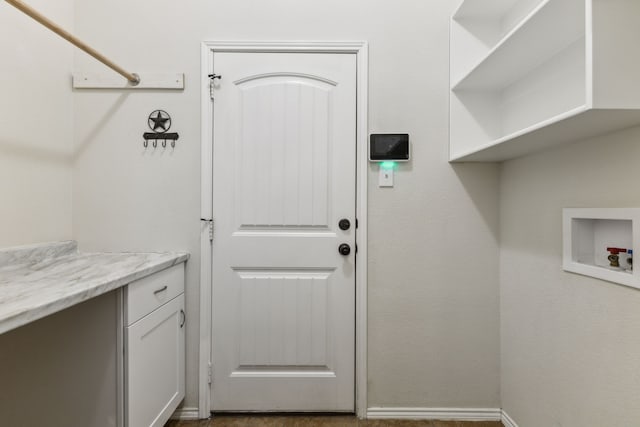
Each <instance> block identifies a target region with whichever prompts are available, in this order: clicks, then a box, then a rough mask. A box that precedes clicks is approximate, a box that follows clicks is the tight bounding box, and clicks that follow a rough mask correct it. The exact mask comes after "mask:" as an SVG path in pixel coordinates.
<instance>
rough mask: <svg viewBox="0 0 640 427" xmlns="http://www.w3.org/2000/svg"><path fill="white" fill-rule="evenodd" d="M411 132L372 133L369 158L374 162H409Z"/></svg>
mask: <svg viewBox="0 0 640 427" xmlns="http://www.w3.org/2000/svg"><path fill="white" fill-rule="evenodd" d="M409 159H410V150H409V134H407V133H372V134H371V136H370V137H369V160H370V161H372V162H386V161H393V162H408V161H409Z"/></svg>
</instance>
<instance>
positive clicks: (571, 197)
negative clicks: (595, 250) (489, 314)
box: [500, 128, 640, 427]
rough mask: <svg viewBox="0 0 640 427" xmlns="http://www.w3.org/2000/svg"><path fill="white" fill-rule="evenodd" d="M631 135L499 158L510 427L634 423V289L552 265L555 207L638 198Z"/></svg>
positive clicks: (556, 258) (638, 296) (557, 242)
mask: <svg viewBox="0 0 640 427" xmlns="http://www.w3.org/2000/svg"><path fill="white" fill-rule="evenodd" d="M639 138H640V128H636V129H632V130H628V131H624V132H620V133H617V134H614V135H610V136H606V137H601V138H596V139H593V140H589V141H584V142H579V143H577V144H573V145H568V146H564V147H562V148H558V149H555V150H552V151H547V152H544V153H541V154H537V155H532V156H528V157H524V158H521V159H516V160H513V161H509V162H506V163H504V165H503V169H502V175H501V179H500V182H501V190H500V206H501V208H500V217H501V226H500V235H501V250H500V252H501V257H500V281H501V292H500V297H501V325H502V340H501V341H502V369H501V372H502V403H503V408H504V409H505V410H506V411H507V412H508V413H509V415H510V416H511V417H512V418H513V419H514V420H515V421H516V422H517V423H518V425H519V426H520V427H538V426H563V427H601V426H607V427H629V426H635V425H638V423H639V422H640V421H639V420H640V405H638V396H639V395H640V375H639V372H640V358H639V357H638V355H639V354H640V342H639V341H638V331H639V330H640V310H639V309H638V307H640V291H638V290H636V289H631V288H626V287H623V286H620V285H616V284H612V283H608V282H605V281H601V280H596V279H592V278H587V277H583V276H579V275H576V274H572V273H565V272H563V271H562V208H564V207H631V206H632V207H637V206H640V193H639V192H638V191H637V190H636V188H635V183H637V182H638V180H639V179H640V170H639V169H638V159H640V145H638V139H639Z"/></svg>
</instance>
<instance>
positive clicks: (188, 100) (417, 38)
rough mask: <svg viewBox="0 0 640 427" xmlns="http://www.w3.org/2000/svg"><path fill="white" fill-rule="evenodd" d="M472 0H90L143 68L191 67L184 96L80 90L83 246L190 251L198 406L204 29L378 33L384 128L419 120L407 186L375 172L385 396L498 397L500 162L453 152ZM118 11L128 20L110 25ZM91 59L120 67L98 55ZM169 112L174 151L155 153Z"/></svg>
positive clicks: (101, 40)
mask: <svg viewBox="0 0 640 427" xmlns="http://www.w3.org/2000/svg"><path fill="white" fill-rule="evenodd" d="M456 3H457V2H451V1H449V0H437V1H435V0H434V1H428V2H427V1H424V0H403V1H402V2H389V1H380V0H378V1H371V0H351V1H348V2H345V1H339V0H309V1H304V2H301V1H299V0H269V1H258V0H253V1H250V0H240V1H238V0H233V1H232V0H215V1H204V0H194V1H190V2H187V3H185V2H174V1H169V0H153V1H152V0H141V1H136V2H130V1H125V0H112V1H108V2H107V1H103V0H83V1H78V2H76V10H75V12H76V20H75V25H76V28H77V31H78V33H79V34H80V35H82V36H83V37H85V38H86V39H87V40H88V41H91V42H92V43H93V44H95V45H96V46H98V47H101V48H103V49H104V50H105V51H106V52H108V53H109V54H110V55H111V56H112V57H113V58H115V59H117V60H118V61H119V62H121V63H122V64H124V65H126V66H127V67H128V68H130V69H131V70H134V71H136V70H140V71H175V72H185V73H186V79H187V80H186V89H185V91H184V92H178V93H167V92H155V91H148V92H132V93H120V92H109V91H82V92H80V91H77V92H76V93H75V104H76V108H75V115H76V116H75V119H76V126H75V141H76V144H77V145H76V147H75V156H76V158H77V162H76V164H75V174H74V192H73V195H74V203H73V206H74V207H73V214H74V233H75V237H76V238H77V239H78V240H79V242H80V246H81V248H84V249H97V250H187V251H189V252H191V253H192V255H193V256H192V258H191V260H190V261H189V263H188V268H187V285H186V286H187V290H186V293H187V307H188V312H189V318H190V321H189V323H188V330H187V346H188V354H187V363H188V377H187V398H186V403H185V405H186V406H189V407H193V406H195V405H196V404H197V342H198V327H197V319H198V306H199V301H198V296H199V238H200V222H199V220H198V218H199V204H200V201H199V191H200V174H199V161H200V87H199V78H200V43H201V41H202V40H233V39H244V40H367V41H369V42H370V87H369V94H370V101H369V102H370V103H369V112H370V113H369V117H370V129H371V130H372V131H381V132H384V131H391V132H392V131H406V132H409V133H410V134H411V136H412V139H413V144H414V146H413V148H414V152H413V153H414V160H413V162H412V163H410V164H408V165H403V166H401V167H400V170H399V171H398V172H397V175H396V187H395V188H394V189H379V188H378V187H377V185H376V184H377V171H373V170H372V171H371V174H370V181H369V196H370V205H369V214H370V229H369V233H370V234H369V235H370V247H369V254H370V257H371V258H370V260H369V271H370V276H369V307H370V312H369V326H370V330H369V404H370V406H415V407H442V406H446V407H498V406H499V374H498V368H499V343H498V339H499V332H498V328H499V316H498V284H497V276H498V256H497V253H498V249H497V227H498V225H497V210H498V200H497V195H498V192H497V186H498V173H497V167H495V166H492V165H459V166H456V167H452V166H450V165H449V164H448V163H447V152H448V141H447V138H448V135H447V124H448V117H447V111H448V107H447V105H448V20H449V15H450V14H451V12H452V11H453V9H454V7H455V6H456ZM105 22H110V23H113V22H117V23H118V25H103V23H105ZM75 68H76V70H83V71H89V70H97V71H101V72H107V71H106V70H104V69H103V67H101V66H100V65H98V64H95V62H93V61H92V60H90V59H88V58H86V57H85V56H84V55H81V54H78V55H76V60H75ZM156 108H163V109H166V110H167V111H169V113H170V114H171V115H172V117H173V123H174V128H175V130H176V131H178V132H180V141H179V142H178V145H177V148H176V149H175V151H171V150H166V151H163V150H161V149H159V150H156V151H153V150H147V151H145V150H144V149H143V148H142V140H141V135H142V132H144V131H145V128H146V117H147V115H148V114H149V113H150V112H151V111H152V110H154V109H156Z"/></svg>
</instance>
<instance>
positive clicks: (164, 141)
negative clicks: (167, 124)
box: [162, 139, 167, 148]
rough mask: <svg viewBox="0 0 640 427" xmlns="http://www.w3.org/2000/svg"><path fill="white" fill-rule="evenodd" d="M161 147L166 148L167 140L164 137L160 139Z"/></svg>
mask: <svg viewBox="0 0 640 427" xmlns="http://www.w3.org/2000/svg"><path fill="white" fill-rule="evenodd" d="M162 148H167V140H166V139H163V140H162Z"/></svg>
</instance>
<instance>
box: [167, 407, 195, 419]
mask: <svg viewBox="0 0 640 427" xmlns="http://www.w3.org/2000/svg"><path fill="white" fill-rule="evenodd" d="M171 419H172V420H199V419H200V416H199V413H198V408H178V409H176V411H175V412H174V413H173V415H172V416H171Z"/></svg>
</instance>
